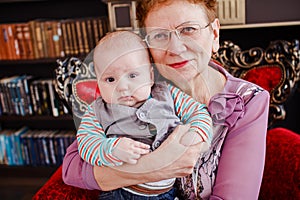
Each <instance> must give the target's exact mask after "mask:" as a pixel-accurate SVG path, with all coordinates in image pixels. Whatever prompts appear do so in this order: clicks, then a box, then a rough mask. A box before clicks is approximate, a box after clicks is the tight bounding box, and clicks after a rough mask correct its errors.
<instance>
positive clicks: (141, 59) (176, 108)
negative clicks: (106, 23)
mask: <svg viewBox="0 0 300 200" xmlns="http://www.w3.org/2000/svg"><path fill="white" fill-rule="evenodd" d="M94 67H95V72H96V77H97V82H98V87H99V89H100V93H101V97H99V98H97V99H96V100H95V101H94V102H93V103H92V104H91V105H89V106H88V108H87V111H86V113H85V114H84V116H83V118H82V121H81V123H80V126H79V128H78V131H77V141H78V148H79V153H80V155H81V157H82V158H83V159H84V160H85V161H86V162H88V163H90V164H92V165H97V166H118V165H122V164H123V163H124V162H125V163H129V164H136V163H137V162H138V159H139V158H140V157H141V156H142V155H144V154H147V153H149V152H150V151H154V150H155V149H156V148H158V147H159V145H160V144H161V143H162V142H163V141H164V140H165V139H166V137H168V135H169V134H170V133H172V132H173V130H174V129H175V128H176V126H177V125H179V124H182V123H185V124H186V123H189V124H191V127H190V130H189V131H188V132H187V133H186V134H185V135H184V136H183V137H182V138H181V141H180V142H181V143H182V144H183V145H192V144H196V143H199V142H207V143H209V144H210V142H211V140H212V121H211V118H210V116H209V113H208V111H207V109H206V106H205V105H203V104H200V103H199V102H197V101H194V100H193V99H192V98H191V97H190V96H188V95H187V94H185V93H183V92H182V91H180V90H179V89H178V88H176V87H174V86H172V85H170V84H167V83H166V82H154V72H153V67H152V65H151V62H150V57H149V53H148V50H147V46H146V45H145V43H144V42H143V40H142V39H141V38H140V37H139V36H138V35H137V34H135V33H133V32H129V31H118V32H112V33H109V34H107V35H106V36H105V37H103V38H102V39H101V40H100V42H99V44H98V45H97V46H96V48H95V51H94ZM174 182H175V178H173V179H169V180H162V181H158V182H152V183H144V184H139V185H135V186H129V187H125V188H121V189H117V190H113V191H110V192H101V194H100V199H104V197H107V196H110V195H112V196H110V197H109V198H106V199H119V198H120V196H123V198H125V199H131V198H133V197H135V198H136V197H138V198H141V199H142V198H143V197H147V198H148V199H149V198H150V197H151V198H153V199H155V198H156V197H160V198H164V199H174V197H175V189H174V188H173V184H174ZM120 199H121V198H120Z"/></svg>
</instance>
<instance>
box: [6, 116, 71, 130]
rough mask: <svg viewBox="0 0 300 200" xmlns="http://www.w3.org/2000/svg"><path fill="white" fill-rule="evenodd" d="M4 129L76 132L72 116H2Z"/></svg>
mask: <svg viewBox="0 0 300 200" xmlns="http://www.w3.org/2000/svg"><path fill="white" fill-rule="evenodd" d="M0 124H1V126H2V128H3V129H7V128H8V129H10V128H16V127H21V126H28V127H29V128H32V129H66V130H74V129H75V126H74V121H73V118H72V116H71V115H62V116H59V117H53V116H17V115H3V116H0Z"/></svg>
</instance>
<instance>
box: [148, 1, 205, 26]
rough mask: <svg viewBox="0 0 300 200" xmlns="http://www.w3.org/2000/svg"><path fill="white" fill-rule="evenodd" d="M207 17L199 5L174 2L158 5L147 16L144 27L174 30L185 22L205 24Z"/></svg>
mask: <svg viewBox="0 0 300 200" xmlns="http://www.w3.org/2000/svg"><path fill="white" fill-rule="evenodd" d="M207 20H208V18H207V15H206V12H205V9H204V7H203V6H202V5H201V4H193V3H189V2H187V1H174V2H172V3H171V4H166V5H158V6H156V7H154V8H153V9H152V10H150V12H149V13H148V15H147V18H146V20H145V25H146V27H147V28H149V27H153V28H154V27H156V28H175V27H177V26H178V25H180V24H182V23H185V22H187V21H197V22H199V23H202V22H203V23H204V24H205V23H207Z"/></svg>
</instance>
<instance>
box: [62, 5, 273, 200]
mask: <svg viewBox="0 0 300 200" xmlns="http://www.w3.org/2000/svg"><path fill="white" fill-rule="evenodd" d="M216 4H217V1H216V0H176V1H174V0H140V1H138V2H137V18H138V21H139V25H140V27H143V28H142V31H141V32H142V35H143V37H144V40H145V42H146V43H147V44H148V46H149V48H150V52H151V56H152V58H153V61H154V63H155V65H156V67H157V69H158V71H159V73H160V74H161V75H162V76H163V77H164V78H166V79H168V80H170V81H172V82H173V83H174V84H175V85H177V86H178V87H179V88H180V89H182V90H183V91H184V92H186V93H187V94H189V95H191V96H192V97H194V98H195V99H196V100H197V101H199V102H202V103H205V104H207V106H208V109H209V112H210V114H211V116H212V118H213V124H214V137H213V141H212V146H211V147H210V149H209V150H208V151H207V152H205V153H204V154H200V151H201V145H202V144H197V145H193V146H190V147H188V148H185V147H184V146H183V145H181V144H180V138H181V136H182V135H183V134H184V133H185V132H186V131H187V130H188V127H187V126H179V127H177V129H175V131H174V132H173V133H172V134H171V136H170V137H168V139H167V140H166V141H165V142H164V143H163V144H162V145H161V146H160V147H159V148H158V149H157V150H156V151H154V152H152V153H150V154H147V155H144V156H142V157H141V158H140V159H139V161H138V163H137V164H136V165H129V164H127V165H126V164H125V165H123V166H120V167H113V168H108V167H93V166H91V165H89V164H87V163H85V162H83V160H81V159H80V156H79V154H78V151H77V143H76V142H74V143H73V144H72V145H71V146H70V147H69V148H68V152H67V154H66V156H65V159H64V163H63V178H64V181H65V183H67V184H70V185H73V186H78V187H81V188H87V189H99V190H104V191H106V190H112V189H116V188H121V187H126V186H129V185H135V184H139V183H145V182H152V181H159V180H162V179H168V178H171V177H178V180H179V181H178V186H177V189H178V196H179V197H181V198H182V199H196V198H202V199H243V200H246V199H257V198H258V194H259V189H260V184H261V181H262V175H263V168H264V159H265V140H266V132H267V119H268V104H269V94H268V92H267V91H265V90H263V89H262V88H260V87H258V86H257V85H254V84H252V83H249V82H246V81H244V80H241V79H237V78H234V77H233V76H231V75H230V74H229V73H228V72H226V71H225V70H224V69H223V68H222V67H221V66H219V65H218V64H216V63H214V62H213V61H212V60H211V55H212V54H213V53H214V52H216V51H217V50H218V48H219V29H220V25H219V21H218V19H217V18H216ZM199 155H200V156H199Z"/></svg>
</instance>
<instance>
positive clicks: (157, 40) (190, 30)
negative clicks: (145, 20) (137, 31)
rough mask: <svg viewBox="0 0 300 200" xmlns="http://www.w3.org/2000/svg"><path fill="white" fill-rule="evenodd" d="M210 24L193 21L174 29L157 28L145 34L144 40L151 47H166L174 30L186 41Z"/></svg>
mask: <svg viewBox="0 0 300 200" xmlns="http://www.w3.org/2000/svg"><path fill="white" fill-rule="evenodd" d="M209 25H210V23H208V24H207V25H206V26H200V25H199V24H196V23H193V24H182V25H179V26H177V27H176V28H175V29H173V30H168V29H155V30H153V31H150V32H149V33H148V34H147V35H146V36H145V39H144V41H145V42H146V43H147V45H148V46H149V47H151V48H165V47H167V45H168V44H169V42H170V39H171V35H172V32H175V34H176V36H177V37H178V38H179V39H180V40H183V41H184V40H187V39H189V38H191V37H193V36H195V35H196V34H198V33H200V31H201V30H202V29H205V28H207V27H208V26H209Z"/></svg>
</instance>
